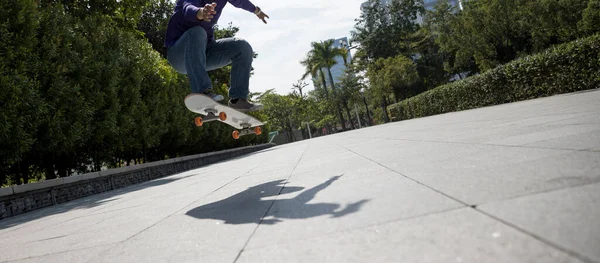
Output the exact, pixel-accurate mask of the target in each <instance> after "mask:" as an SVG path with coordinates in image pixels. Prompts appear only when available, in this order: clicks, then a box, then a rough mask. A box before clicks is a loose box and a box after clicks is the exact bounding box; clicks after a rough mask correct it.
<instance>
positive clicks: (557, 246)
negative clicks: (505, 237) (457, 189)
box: [473, 208, 597, 263]
mask: <svg viewBox="0 0 600 263" xmlns="http://www.w3.org/2000/svg"><path fill="white" fill-rule="evenodd" d="M473 210H475V211H477V212H479V213H481V214H482V215H485V216H487V217H489V218H491V219H493V220H496V221H498V222H500V223H502V224H505V225H506V226H508V227H511V228H513V229H515V230H517V231H519V232H521V233H523V234H525V235H528V236H530V237H532V238H533V239H535V240H538V241H540V242H542V243H544V244H546V245H548V246H550V247H552V248H554V249H557V250H559V251H562V252H563V253H566V254H568V255H570V256H572V257H575V258H577V259H579V260H581V261H583V262H585V263H597V262H595V261H593V260H592V259H590V258H587V257H586V256H584V255H580V254H579V253H577V252H575V251H571V250H570V249H568V248H565V247H562V246H561V245H559V244H555V243H554V242H552V241H550V240H547V239H545V238H543V237H541V236H538V235H536V234H534V233H532V232H529V231H527V230H525V229H524V228H521V227H519V226H517V225H515V224H512V223H510V222H508V221H505V220H503V219H500V218H498V217H496V216H494V215H492V214H489V213H487V212H485V211H483V210H480V209H478V208H473Z"/></svg>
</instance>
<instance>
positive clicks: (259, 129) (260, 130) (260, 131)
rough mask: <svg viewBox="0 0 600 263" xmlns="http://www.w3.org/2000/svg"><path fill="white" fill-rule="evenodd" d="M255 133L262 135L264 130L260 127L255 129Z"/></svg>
mask: <svg viewBox="0 0 600 263" xmlns="http://www.w3.org/2000/svg"><path fill="white" fill-rule="evenodd" d="M254 133H255V134H256V135H260V134H261V133H262V129H261V128H260V127H254Z"/></svg>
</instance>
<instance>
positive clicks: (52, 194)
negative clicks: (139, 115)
mask: <svg viewBox="0 0 600 263" xmlns="http://www.w3.org/2000/svg"><path fill="white" fill-rule="evenodd" d="M272 146H274V144H262V145H257V146H248V147H243V148H236V149H230V150H225V151H220V152H212V153H205V154H199V155H193V156H186V157H181V158H176V159H169V160H164V161H158V162H152V163H147V164H141V165H135V166H127V167H122V168H117V169H110V170H106V171H100V172H94V173H89V174H82V175H76V176H70V177H65V178H58V179H52V180H46V181H41V182H37V183H32V184H25V185H15V186H12V187H7V188H0V220H2V219H4V218H7V217H11V216H15V215H18V214H23V213H26V212H29V211H33V210H37V209H41V208H44V207H48V206H52V205H56V204H60V203H65V202H68V201H71V200H75V199H79V198H83V197H86V196H90V195H94V194H98V193H102V192H107V191H111V190H114V189H119V188H123V187H126V186H130V185H134V184H138V183H142V182H146V181H150V180H153V179H157V178H161V177H165V176H169V175H173V174H177V173H181V172H184V171H188V170H192V169H196V168H199V167H202V166H204V165H208V164H212V163H216V162H220V161H224V160H227V159H231V158H235V157H238V156H241V155H245V154H248V153H251V152H255V151H260V150H264V149H267V148H270V147H272Z"/></svg>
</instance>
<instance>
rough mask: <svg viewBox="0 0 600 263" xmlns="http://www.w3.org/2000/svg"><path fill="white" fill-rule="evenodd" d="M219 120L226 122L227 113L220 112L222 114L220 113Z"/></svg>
mask: <svg viewBox="0 0 600 263" xmlns="http://www.w3.org/2000/svg"><path fill="white" fill-rule="evenodd" d="M219 119H220V120H221V121H225V120H227V113H225V112H224V111H222V112H220V113H219Z"/></svg>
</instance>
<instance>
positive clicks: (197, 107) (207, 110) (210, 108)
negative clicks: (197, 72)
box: [185, 94, 264, 140]
mask: <svg viewBox="0 0 600 263" xmlns="http://www.w3.org/2000/svg"><path fill="white" fill-rule="evenodd" d="M185 106H186V107H187V108H188V109H189V110H190V111H192V112H195V113H199V114H201V115H204V116H205V117H200V116H199V117H196V119H195V120H194V123H195V124H196V126H202V125H203V124H204V123H206V122H211V121H217V120H218V121H220V122H223V123H226V124H227V125H229V126H231V127H233V128H235V129H236V130H234V131H233V132H232V134H231V136H232V137H233V138H234V139H236V140H237V139H239V137H240V136H244V135H248V134H256V135H260V134H261V133H262V130H261V128H260V126H262V125H264V123H263V122H261V121H259V120H257V119H256V118H254V117H252V116H250V115H248V114H245V113H243V112H240V111H238V110H235V109H233V108H231V107H229V106H226V105H223V104H221V103H219V102H216V101H214V100H213V99H211V98H210V97H208V96H206V95H204V94H190V95H188V96H187V97H185ZM238 130H239V131H238Z"/></svg>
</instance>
